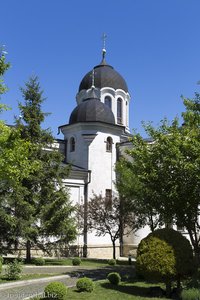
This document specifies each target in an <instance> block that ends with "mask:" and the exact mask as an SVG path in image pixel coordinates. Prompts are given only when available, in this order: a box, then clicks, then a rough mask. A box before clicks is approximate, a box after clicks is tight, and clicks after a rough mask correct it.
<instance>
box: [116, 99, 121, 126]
mask: <svg viewBox="0 0 200 300" xmlns="http://www.w3.org/2000/svg"><path fill="white" fill-rule="evenodd" d="M117 123H118V124H122V99H121V98H118V99H117Z"/></svg>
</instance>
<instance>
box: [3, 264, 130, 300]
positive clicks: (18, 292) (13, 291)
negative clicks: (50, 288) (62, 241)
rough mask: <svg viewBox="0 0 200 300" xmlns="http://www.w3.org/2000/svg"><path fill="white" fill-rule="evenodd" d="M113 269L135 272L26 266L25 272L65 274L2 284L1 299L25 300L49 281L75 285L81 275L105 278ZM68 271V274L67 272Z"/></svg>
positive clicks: (41, 290)
mask: <svg viewBox="0 0 200 300" xmlns="http://www.w3.org/2000/svg"><path fill="white" fill-rule="evenodd" d="M111 270H112V272H113V271H117V272H119V271H120V273H121V274H122V273H124V274H127V271H129V272H130V273H131V274H132V272H133V267H131V266H129V267H122V266H120V267H118V268H117V267H116V270H115V268H113V267H112V268H109V267H104V268H93V267H81V266H77V267H74V266H24V268H23V273H24V274H31V273H37V274H49V273H54V274H63V275H59V276H56V277H55V276H54V277H46V278H40V279H33V280H28V281H16V282H12V283H5V284H0V300H25V299H27V298H29V297H34V296H37V295H39V294H41V293H43V291H44V287H45V286H46V285H47V283H48V282H51V281H60V282H63V283H65V284H66V285H67V286H74V285H75V284H76V281H77V279H78V278H79V277H83V276H87V277H89V278H92V279H93V280H99V279H105V278H106V277H107V275H108V273H109V272H110V271H111ZM66 273H67V274H66Z"/></svg>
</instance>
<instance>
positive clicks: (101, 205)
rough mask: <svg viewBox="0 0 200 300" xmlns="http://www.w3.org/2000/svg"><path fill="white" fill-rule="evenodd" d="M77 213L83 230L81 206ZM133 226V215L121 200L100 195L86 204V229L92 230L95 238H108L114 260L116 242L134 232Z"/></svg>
mask: <svg viewBox="0 0 200 300" xmlns="http://www.w3.org/2000/svg"><path fill="white" fill-rule="evenodd" d="M78 212H79V217H81V218H80V220H79V221H80V224H81V225H82V229H83V223H84V220H83V219H84V213H83V211H82V206H79V207H78ZM81 220H82V222H81ZM135 224H136V222H135V219H134V218H133V214H132V213H131V212H130V210H129V209H127V206H126V205H125V201H123V200H122V199H119V198H113V199H106V198H104V197H102V195H94V197H93V198H92V199H90V201H89V202H88V210H87V228H88V230H89V231H90V230H94V231H95V232H96V236H105V235H109V236H110V239H111V242H112V247H113V258H114V259H115V258H116V241H117V240H120V239H121V238H122V237H123V235H128V234H129V233H130V232H132V231H133V230H135V229H136V227H135ZM80 227H81V226H80Z"/></svg>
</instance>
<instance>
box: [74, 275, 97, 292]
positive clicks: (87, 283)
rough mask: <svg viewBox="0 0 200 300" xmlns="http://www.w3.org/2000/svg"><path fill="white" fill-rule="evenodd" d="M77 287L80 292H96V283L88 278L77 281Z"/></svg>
mask: <svg viewBox="0 0 200 300" xmlns="http://www.w3.org/2000/svg"><path fill="white" fill-rule="evenodd" d="M76 287H77V290H78V291H79V292H90V293H91V292H92V291H93V290H94V282H93V281H92V280H91V279H90V278H87V277H83V278H80V279H78V280H77V282H76Z"/></svg>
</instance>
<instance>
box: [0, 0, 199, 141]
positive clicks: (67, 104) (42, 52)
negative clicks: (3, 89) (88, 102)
mask: <svg viewBox="0 0 200 300" xmlns="http://www.w3.org/2000/svg"><path fill="white" fill-rule="evenodd" d="M0 2H1V3H0V7H1V18H0V29H1V31H0V44H5V45H6V50H7V52H8V55H7V60H8V61H10V62H11V65H12V67H11V68H10V70H9V71H8V72H7V74H6V76H5V81H6V84H7V85H8V87H9V91H8V92H7V94H6V95H4V96H3V97H2V99H1V101H2V102H4V103H6V104H8V105H9V106H11V107H12V110H11V111H9V112H6V113H3V115H2V118H3V119H4V120H5V121H6V122H7V123H10V124H12V123H13V116H14V115H19V111H18V108H17V105H18V101H23V99H22V97H21V92H20V91H19V88H20V86H24V83H25V82H26V81H27V80H28V78H29V77H30V76H31V75H38V76H39V80H40V83H41V87H42V89H43V90H44V96H45V97H46V98H47V99H46V101H45V103H44V106H43V110H44V111H46V112H50V113H51V115H50V116H49V117H48V118H47V119H46V121H45V123H44V126H43V127H44V128H47V127H50V128H51V129H52V131H53V134H54V136H56V137H59V138H62V136H57V135H56V134H57V127H58V126H59V125H63V124H66V123H68V120H69V115H70V113H71V111H72V110H73V108H74V107H75V106H76V102H75V96H76V93H77V91H78V87H79V83H80V81H81V79H82V77H83V76H84V75H85V74H86V73H87V72H88V71H89V70H91V69H92V68H93V66H95V65H97V64H98V63H99V62H100V61H101V49H102V40H101V36H102V34H103V32H105V33H106V34H107V41H106V49H107V57H106V60H107V62H108V63H109V64H110V65H112V66H113V67H114V68H115V69H116V70H117V71H118V72H119V73H120V74H121V75H122V76H123V77H124V78H125V80H126V82H127V85H128V87H129V92H130V94H131V97H132V99H131V104H130V128H131V129H133V128H135V129H137V131H138V132H140V133H141V134H142V135H144V132H143V130H142V126H141V121H153V122H154V124H155V125H157V124H158V122H159V121H160V120H161V119H162V118H163V117H167V118H168V119H169V120H171V119H172V118H173V117H175V116H177V115H180V114H181V111H183V109H184V107H183V104H182V100H181V98H180V96H181V95H184V96H186V97H190V98H191V97H193V96H194V92H195V91H197V92H198V91H199V88H200V86H199V85H197V81H199V80H200V34H199V32H200V18H199V14H200V1H199V0H123V1H121V0H106V1H105V0H101V1H97V0H96V1H95V0H93V1H92V0H85V1H81V0H73V1H67V0H17V1H16V0H6V1H3V0H1V1H0Z"/></svg>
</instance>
